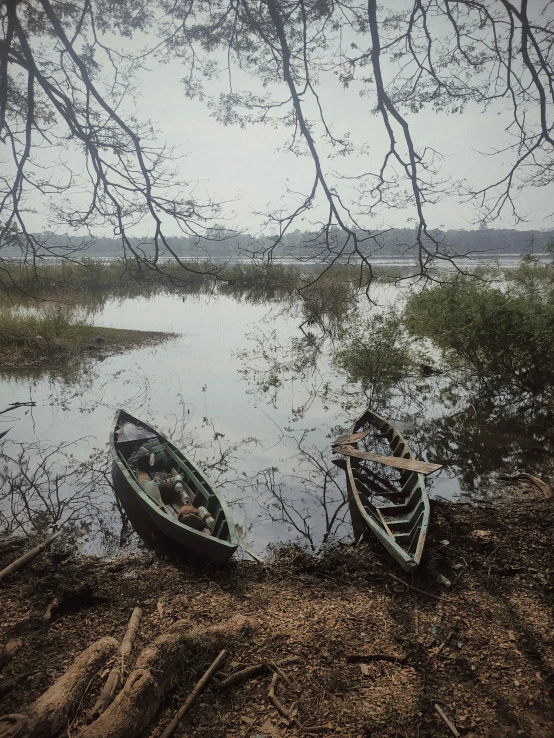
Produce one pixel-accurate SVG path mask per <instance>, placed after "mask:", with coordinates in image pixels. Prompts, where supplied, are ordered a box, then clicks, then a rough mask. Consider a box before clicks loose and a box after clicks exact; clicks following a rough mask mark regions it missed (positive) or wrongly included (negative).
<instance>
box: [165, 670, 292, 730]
mask: <svg viewBox="0 0 554 738" xmlns="http://www.w3.org/2000/svg"><path fill="white" fill-rule="evenodd" d="M278 678H279V674H277V672H275V673H274V674H273V677H272V679H271V684H270V686H269V692H268V693H267V696H268V699H269V700H270V701H271V702H273V704H274V705H275V708H276V709H277V712H278V713H279V714H280V715H282V716H283V717H284V718H285V720H288V722H289V725H290V724H292V723H294V722H296V721H295V719H294V718H293V717H292V715H291V714H290V712H289V711H288V710H286V709H285V707H284V706H283V704H282V702H281V701H280V700H279V698H278V697H277V695H276V694H275V685H276V684H277V679H278ZM162 738H165V736H162Z"/></svg>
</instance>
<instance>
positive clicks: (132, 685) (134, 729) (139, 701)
mask: <svg viewBox="0 0 554 738" xmlns="http://www.w3.org/2000/svg"><path fill="white" fill-rule="evenodd" d="M247 625H248V621H247V619H246V618H245V617H243V616H241V615H235V617H233V618H231V619H230V620H228V621H227V622H225V623H221V624H219V625H212V626H209V627H207V628H203V629H202V628H198V627H196V628H193V627H191V624H190V622H188V621H185V622H183V621H179V622H177V623H175V624H174V625H173V626H172V627H171V628H170V629H169V630H168V631H166V632H165V633H163V634H162V635H161V636H159V637H158V638H156V640H154V641H152V643H150V644H148V646H146V648H144V649H143V650H142V651H141V652H140V654H139V656H138V658H137V660H136V663H135V668H134V669H133V671H132V672H131V673H130V674H129V676H128V677H127V681H126V682H125V685H124V687H123V689H122V690H121V691H120V692H119V694H118V695H117V697H116V698H115V700H114V701H113V702H112V703H111V705H110V706H109V707H108V708H107V709H106V710H105V712H103V713H102V715H100V717H99V718H98V719H97V720H95V721H94V722H93V723H91V724H90V725H88V726H86V727H85V728H83V729H82V730H81V732H80V733H78V734H77V735H78V738H134V737H135V736H136V735H138V734H139V733H141V732H142V731H143V730H144V729H145V728H146V726H147V725H149V723H150V721H151V720H152V718H153V717H154V715H155V714H156V712H157V711H158V708H159V706H160V703H161V701H162V699H163V698H164V696H165V695H166V693H167V692H168V691H169V689H170V688H171V686H172V685H173V684H174V683H175V679H176V675H177V674H178V673H179V671H180V668H181V667H182V664H183V662H187V660H189V659H190V658H191V654H194V653H197V652H198V647H199V645H202V647H203V648H205V647H209V648H214V647H215V646H216V645H217V644H219V643H221V641H222V640H224V641H225V642H227V641H228V640H229V637H230V636H233V635H237V634H239V633H240V632H241V631H242V630H243V629H245V628H246V626H247ZM0 738H1V736H0Z"/></svg>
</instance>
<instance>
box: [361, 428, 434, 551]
mask: <svg viewBox="0 0 554 738" xmlns="http://www.w3.org/2000/svg"><path fill="white" fill-rule="evenodd" d="M361 429H362V426H360V427H357V428H356V431H360V430H361ZM363 429H368V430H370V431H371V432H370V433H368V434H367V436H366V437H364V439H363V442H362V443H363V445H366V444H367V445H368V446H371V448H372V449H373V450H375V446H376V444H378V443H379V442H381V443H382V444H386V446H387V447H388V449H390V450H389V451H388V453H389V454H390V451H392V453H393V456H397V457H402V458H405V459H411V458H413V456H412V453H411V451H410V449H409V448H408V445H407V444H406V442H405V441H404V438H403V437H402V436H401V435H400V433H399V432H398V431H397V430H396V429H395V428H394V427H393V426H391V425H389V424H388V423H384V422H381V421H380V420H379V419H377V420H374V419H373V418H371V419H368V420H367V421H366V423H365V424H364V425H363ZM383 450H385V449H383ZM350 461H351V465H352V474H353V477H354V480H355V481H356V488H357V490H358V494H359V497H360V501H361V502H362V505H363V507H364V510H365V512H366V515H367V516H369V517H370V518H371V519H372V520H373V521H374V522H375V523H376V524H377V525H378V526H379V527H380V528H382V529H383V530H384V531H385V532H386V534H387V535H388V536H389V537H390V538H392V539H393V540H394V541H395V542H396V543H397V544H398V545H399V546H400V547H401V548H402V549H403V550H404V551H406V553H408V554H409V555H411V556H414V555H416V553H417V552H418V547H419V544H420V535H421V528H422V525H423V523H424V518H425V515H426V498H427V495H426V491H425V488H424V481H423V477H422V476H421V475H420V474H418V473H416V472H412V471H403V472H402V473H400V474H399V473H398V471H397V470H393V469H387V468H385V467H383V466H377V465H375V464H372V463H371V462H365V461H360V460H357V459H354V458H352V459H351V460H350Z"/></svg>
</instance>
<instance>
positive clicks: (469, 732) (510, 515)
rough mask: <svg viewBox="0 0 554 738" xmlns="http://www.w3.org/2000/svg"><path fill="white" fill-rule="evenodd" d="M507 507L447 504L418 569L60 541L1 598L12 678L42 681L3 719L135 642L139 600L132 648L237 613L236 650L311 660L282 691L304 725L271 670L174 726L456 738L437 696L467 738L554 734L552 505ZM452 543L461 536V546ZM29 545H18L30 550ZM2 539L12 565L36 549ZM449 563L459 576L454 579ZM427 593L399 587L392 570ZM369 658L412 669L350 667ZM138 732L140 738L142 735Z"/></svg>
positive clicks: (505, 502) (153, 728) (362, 550)
mask: <svg viewBox="0 0 554 738" xmlns="http://www.w3.org/2000/svg"><path fill="white" fill-rule="evenodd" d="M497 493H498V499H499V501H500V504H499V505H498V506H492V505H487V506H469V505H462V504H451V503H446V502H435V503H434V504H433V509H432V521H433V522H432V530H431V532H430V535H429V539H428V543H427V547H426V561H425V563H424V565H423V566H422V567H421V569H420V571H419V572H418V573H417V574H416V575H415V576H414V577H413V578H412V577H410V576H407V575H405V574H403V573H402V572H401V571H399V570H397V569H395V568H394V566H393V564H392V563H391V562H390V561H389V559H388V558H387V557H386V554H384V553H383V552H382V551H381V550H380V549H379V547H378V546H377V545H375V544H374V543H373V542H372V541H368V542H367V543H363V544H361V545H359V546H357V547H354V546H337V547H334V548H333V549H332V550H329V551H328V552H327V553H326V554H325V555H324V556H322V557H320V558H313V557H310V556H308V555H307V554H305V553H304V552H302V551H300V550H298V549H295V548H289V549H286V550H283V551H282V552H281V553H280V554H279V555H278V556H276V558H275V560H274V561H272V562H271V563H270V564H267V565H260V564H257V563H255V562H246V561H236V562H231V563H230V564H229V565H228V566H227V567H226V568H223V569H219V570H217V569H214V568H212V567H208V566H203V567H200V566H196V565H194V564H191V563H190V562H188V563H187V562H178V561H174V560H169V559H166V558H164V557H161V556H159V555H157V554H154V553H150V552H145V553H143V554H139V555H137V556H135V557H124V558H121V559H117V560H109V561H106V560H100V559H97V558H85V559H80V560H75V559H73V558H72V557H68V558H65V554H64V552H63V543H61V542H60V539H58V541H57V542H56V543H55V544H54V546H53V548H52V550H51V551H49V552H48V553H46V554H43V555H42V557H39V558H38V559H35V561H34V562H33V563H32V564H30V565H28V567H27V568H25V569H22V570H21V571H20V572H18V574H17V575H15V576H14V577H13V579H11V580H10V581H8V582H6V584H5V586H4V587H3V588H2V589H1V590H0V613H1V618H0V644H4V643H6V642H7V641H8V640H10V639H16V638H20V639H22V640H23V646H22V648H21V649H20V650H19V651H18V652H17V654H16V656H15V658H14V659H13V660H12V661H11V662H10V663H9V664H8V665H7V666H6V667H5V668H4V670H3V671H2V678H1V679H0V690H1V685H2V683H3V682H4V683H5V682H6V681H7V680H8V679H10V678H11V677H13V676H15V675H18V674H22V673H28V674H29V677H28V678H27V679H26V680H25V681H23V682H21V683H20V684H19V685H18V686H17V687H16V688H15V689H13V690H12V691H10V692H9V693H8V694H5V695H3V697H0V700H2V707H1V712H2V713H7V712H21V711H22V710H23V709H24V707H25V705H27V704H28V703H29V702H30V701H32V700H34V699H36V698H37V697H38V696H39V695H40V694H41V693H42V692H44V691H45V690H46V689H47V688H48V687H49V686H50V685H51V684H52V683H53V681H54V680H55V679H56V678H57V677H58V676H59V675H61V674H62V673H63V672H64V671H65V670H66V669H67V668H68V666H69V665H70V663H71V662H72V660H73V659H74V658H75V657H76V656H77V655H78V654H79V653H80V652H81V651H83V649H85V648H86V647H87V646H88V645H90V644H91V643H92V642H93V641H95V640H96V639H98V638H100V637H101V636H114V637H115V638H116V639H118V640H121V638H122V637H123V634H124V633H125V629H126V625H127V621H128V619H129V617H130V615H131V612H132V610H133V608H134V607H135V606H136V605H141V606H142V607H143V609H144V617H143V621H142V624H141V626H140V630H139V634H138V638H137V642H136V645H135V649H134V651H133V657H132V658H131V659H130V663H129V664H127V663H126V665H125V669H126V671H127V672H128V670H129V667H131V668H132V664H133V658H134V657H135V656H136V654H138V653H139V652H140V650H141V649H142V648H144V646H145V645H146V644H148V643H149V642H151V641H152V640H153V639H154V638H156V637H157V636H159V635H160V634H161V633H163V632H164V631H165V630H166V629H167V628H169V627H170V625H171V624H172V623H174V622H175V621H177V620H180V619H185V620H189V621H190V623H191V624H205V625H211V624H218V623H224V622H226V621H228V620H229V619H230V618H231V616H232V615H233V614H235V613H239V614H242V615H244V616H246V617H247V618H248V619H249V623H250V629H249V631H248V632H247V634H246V635H242V636H239V637H235V638H231V639H229V640H228V642H227V643H225V647H226V648H227V649H228V651H229V655H228V657H227V662H226V664H225V666H224V671H225V672H226V673H230V671H231V670H232V668H233V667H232V662H239V663H241V664H245V665H251V664H257V663H260V662H261V661H263V660H267V661H280V660H281V659H285V658H287V657H290V656H298V657H299V659H300V660H299V661H298V663H296V664H294V665H289V666H286V667H284V669H283V673H284V675H285V677H286V679H285V678H284V677H283V676H280V677H279V681H278V683H277V688H276V691H277V695H278V697H279V699H280V700H281V702H282V703H283V705H284V706H285V708H286V709H288V710H292V714H293V715H295V718H296V723H295V724H294V725H292V726H287V725H286V721H285V720H284V719H283V718H281V717H280V716H279V714H278V713H277V711H276V709H275V707H274V706H273V704H272V703H271V702H270V701H269V700H268V690H269V685H270V681H271V675H266V676H262V677H259V678H257V679H253V680H251V681H247V682H243V683H242V684H240V685H238V686H237V687H235V688H233V689H231V690H230V691H229V692H226V693H223V692H221V691H218V690H217V689H216V685H215V682H214V683H212V686H211V687H209V688H208V690H207V692H206V693H205V694H204V695H203V696H202V697H201V698H200V699H199V700H198V701H197V702H196V703H195V705H194V706H193V708H192V710H191V712H190V713H189V714H188V715H187V716H186V718H185V720H184V722H183V724H182V725H181V726H180V727H179V728H178V729H177V732H176V733H175V735H177V736H185V735H186V736H199V737H200V736H202V737H204V736H205V737H206V738H207V737H208V736H214V738H217V737H221V738H231V737H235V736H237V737H238V736H250V738H253V736H255V735H256V734H261V735H263V736H265V737H267V738H269V737H272V738H276V737H278V736H301V735H315V734H316V733H309V732H308V730H307V729H308V728H313V727H314V726H317V727H318V732H317V735H322V736H331V735H344V736H354V737H358V736H359V737H360V738H367V737H368V736H403V737H404V736H406V737H407V736H410V737H413V736H445V737H446V736H449V735H452V733H451V732H450V730H449V728H448V727H447V725H446V724H445V723H444V722H443V721H442V720H441V718H440V717H439V716H438V714H437V712H436V710H435V708H434V706H433V705H434V701H436V700H438V701H439V707H440V708H441V709H442V710H443V712H444V713H445V714H446V715H447V716H448V717H449V718H450V720H451V721H452V722H453V723H454V725H455V726H456V728H457V730H458V731H459V733H460V734H461V735H463V736H467V737H468V738H469V736H475V737H476V736H494V737H495V738H496V737H498V738H499V737H500V736H532V737H533V738H546V737H547V736H554V711H553V708H552V701H551V698H552V690H553V688H554V637H553V633H554V618H553V609H552V605H553V604H554V591H553V584H554V580H553V574H554V553H553V545H552V519H553V514H552V513H553V508H554V501H553V500H544V499H543V498H542V497H541V495H540V493H539V492H538V491H537V490H536V489H535V488H533V487H531V486H527V484H526V483H525V482H518V485H517V486H512V487H507V486H504V487H503V488H502V489H499V490H497ZM446 541H448V543H446ZM18 545H19V547H18ZM18 545H16V544H13V543H8V542H4V543H1V541H0V568H1V567H2V566H5V565H6V564H7V563H8V562H9V561H11V560H12V559H13V558H15V556H16V555H17V554H18V553H19V552H20V551H22V550H24V549H26V548H28V547H30V546H29V542H28V541H24V542H22V543H21V544H18ZM438 573H442V574H443V575H444V576H446V577H447V578H448V579H450V580H451V581H452V586H451V588H450V589H445V587H444V586H441V585H440V584H438V582H437V581H436V576H437V574H438ZM393 574H394V576H396V577H398V578H400V579H403V580H404V581H406V582H409V583H410V584H412V585H413V586H414V587H418V588H419V589H421V590H424V592H425V593H420V592H418V591H417V590H415V589H409V588H407V587H405V586H402V585H401V584H400V583H399V582H398V580H397V579H395V578H394V577H393V576H391V575H393ZM84 582H88V583H90V585H91V586H92V588H93V589H94V591H95V592H97V593H99V594H101V595H104V596H106V597H108V598H109V601H107V602H102V601H93V602H92V603H89V605H88V606H86V607H81V609H78V610H75V611H72V612H67V613H65V614H61V615H58V616H57V617H54V618H53V619H52V622H51V623H50V625H45V624H43V623H42V616H43V614H44V612H45V610H46V608H47V605H48V604H49V602H50V601H51V600H52V598H53V597H54V596H55V595H56V594H59V593H60V592H61V590H63V589H64V588H66V587H68V586H74V585H77V584H81V583H84ZM357 654H385V655H389V656H392V657H398V662H396V663H395V662H394V661H385V660H373V661H371V660H368V661H367V662H366V663H363V662H362V663H359V662H358V663H348V661H347V657H348V656H353V655H357ZM216 655H217V650H216V651H215V652H214V651H213V649H212V650H210V649H209V648H204V649H202V648H201V649H199V650H198V651H197V652H196V653H195V654H194V655H193V657H190V654H189V657H188V659H187V661H186V662H185V663H183V668H182V670H181V672H180V673H176V674H174V682H175V684H174V686H173V688H172V689H171V690H170V692H169V695H168V697H166V698H165V700H164V702H163V704H162V708H161V709H160V710H159V711H158V713H157V714H156V716H155V717H154V719H153V721H152V722H151V723H150V726H149V727H148V728H147V729H146V730H145V731H143V733H142V735H144V736H147V735H148V736H150V735H151V736H154V737H157V736H159V735H160V734H161V733H162V732H163V729H164V728H165V726H166V725H167V724H168V722H169V721H170V719H171V717H172V716H173V714H174V712H175V711H176V709H177V708H178V706H179V705H180V704H182V703H183V701H184V700H185V698H186V696H187V695H188V694H189V693H190V691H191V690H192V687H193V686H194V684H195V682H196V681H197V679H198V678H199V677H200V676H201V675H202V673H203V672H204V671H205V670H206V669H207V667H208V665H209V664H210V663H211V661H212V660H213V659H214V658H215V656H216ZM105 677H106V674H105V673H104V672H102V673H101V674H99V675H98V676H97V677H96V678H95V679H94V680H93V681H92V683H91V684H90V687H89V689H88V691H87V693H86V695H85V697H84V699H83V701H82V703H81V705H80V707H79V710H78V712H77V714H76V715H75V716H73V717H72V718H71V721H70V726H69V728H68V731H67V734H68V735H76V734H77V732H78V729H79V726H80V725H82V724H83V722H84V721H85V716H86V715H87V713H88V711H89V710H90V708H91V707H92V705H93V704H94V702H95V700H96V697H97V696H98V693H99V691H100V688H101V685H102V682H103V681H104V679H105ZM131 735H134V733H129V738H131Z"/></svg>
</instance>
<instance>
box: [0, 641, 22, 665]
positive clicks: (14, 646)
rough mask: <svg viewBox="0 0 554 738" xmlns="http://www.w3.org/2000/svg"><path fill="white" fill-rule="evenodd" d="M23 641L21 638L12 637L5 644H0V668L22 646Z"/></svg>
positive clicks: (8, 661)
mask: <svg viewBox="0 0 554 738" xmlns="http://www.w3.org/2000/svg"><path fill="white" fill-rule="evenodd" d="M22 646H23V641H22V640H21V638H14V639H12V640H11V641H8V642H7V643H6V645H5V646H0V669H3V668H4V666H6V664H9V663H10V661H11V660H12V659H13V657H14V656H15V654H16V653H17V652H18V651H19V650H20V649H21V648H22Z"/></svg>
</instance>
